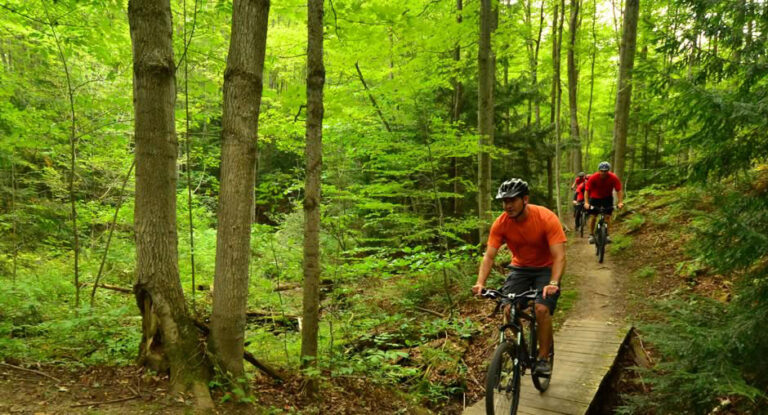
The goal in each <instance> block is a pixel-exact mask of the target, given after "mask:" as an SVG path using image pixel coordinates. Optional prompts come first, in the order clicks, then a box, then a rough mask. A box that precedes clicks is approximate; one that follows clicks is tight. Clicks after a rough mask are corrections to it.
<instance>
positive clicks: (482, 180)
mask: <svg viewBox="0 0 768 415" xmlns="http://www.w3.org/2000/svg"><path fill="white" fill-rule="evenodd" d="M492 28H493V12H492V10H491V0H481V2H480V44H479V50H478V54H477V66H478V94H477V120H478V122H477V125H478V133H479V135H480V139H479V140H478V141H479V142H478V145H479V147H480V149H479V153H478V156H477V157H478V163H477V208H478V209H477V213H478V218H479V219H480V226H479V236H480V243H483V242H484V241H485V240H486V239H487V236H488V227H489V226H490V224H491V219H492V218H491V155H490V153H489V152H488V149H489V148H490V147H491V146H492V145H493V133H494V123H493V83H494V82H493V80H494V76H495V73H494V59H493V52H492V51H491V32H492Z"/></svg>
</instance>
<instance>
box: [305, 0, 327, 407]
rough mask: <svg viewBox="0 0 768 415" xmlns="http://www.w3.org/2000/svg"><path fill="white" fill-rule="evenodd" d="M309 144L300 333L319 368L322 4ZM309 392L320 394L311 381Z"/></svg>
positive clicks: (314, 28) (311, 43) (316, 5)
mask: <svg viewBox="0 0 768 415" xmlns="http://www.w3.org/2000/svg"><path fill="white" fill-rule="evenodd" d="M307 10H308V15H307V143H306V163H307V165H306V168H307V173H306V174H307V177H306V182H305V197H304V307H303V315H304V324H303V326H302V330H301V357H302V361H301V363H302V367H308V366H316V365H317V332H318V329H319V320H320V315H319V308H320V176H321V173H322V166H323V153H322V148H323V147H322V146H323V143H322V141H323V111H324V110H323V85H324V84H325V67H324V65H323V0H309V2H308V4H307ZM307 392H308V393H309V395H311V396H314V395H316V394H317V392H318V379H316V378H311V379H310V380H309V382H308V384H307Z"/></svg>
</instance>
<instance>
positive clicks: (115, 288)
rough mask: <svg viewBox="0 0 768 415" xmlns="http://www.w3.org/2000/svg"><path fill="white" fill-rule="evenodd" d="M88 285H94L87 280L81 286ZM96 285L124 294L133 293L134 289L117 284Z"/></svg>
mask: <svg viewBox="0 0 768 415" xmlns="http://www.w3.org/2000/svg"><path fill="white" fill-rule="evenodd" d="M87 285H92V284H91V283H90V282H85V283H82V284H80V286H81V287H85V286H87ZM96 287H98V288H103V289H105V290H111V291H117V292H121V293H123V294H133V290H132V289H131V288H125V287H120V286H117V285H109V284H97V285H96Z"/></svg>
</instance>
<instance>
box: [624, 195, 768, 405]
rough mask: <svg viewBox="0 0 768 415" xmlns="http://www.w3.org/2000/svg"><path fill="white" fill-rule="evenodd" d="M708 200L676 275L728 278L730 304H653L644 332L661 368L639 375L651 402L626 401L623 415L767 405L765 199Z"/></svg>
mask: <svg viewBox="0 0 768 415" xmlns="http://www.w3.org/2000/svg"><path fill="white" fill-rule="evenodd" d="M755 183H759V182H755ZM710 198H711V199H713V200H718V201H720V203H718V205H717V209H716V210H714V211H713V212H711V213H709V214H706V215H705V216H704V217H703V218H702V220H698V221H696V227H695V232H696V235H695V238H693V239H692V240H691V242H690V246H689V250H690V251H691V253H692V254H694V255H695V258H693V259H691V260H688V261H684V262H681V263H680V264H679V265H678V270H677V272H678V273H679V274H681V275H682V276H684V277H687V278H691V279H692V278H694V277H695V276H696V275H698V274H699V273H701V272H704V271H705V269H706V268H707V267H709V268H711V269H714V270H715V271H717V272H718V273H721V274H728V275H730V277H731V278H733V279H734V280H735V283H734V284H733V288H732V290H733V293H732V300H731V301H730V302H729V303H720V302H718V301H715V300H711V299H708V298H703V297H699V296H688V295H684V296H681V297H680V298H678V299H675V300H667V301H662V302H659V303H658V304H657V306H658V307H660V310H659V315H660V316H663V321H662V322H661V323H659V324H650V325H648V326H646V327H644V330H646V331H647V336H648V338H649V340H650V341H651V342H653V344H654V346H655V347H657V348H658V349H659V352H660V353H661V354H662V356H663V357H664V360H663V362H662V363H660V364H658V365H657V366H656V367H655V368H653V370H652V371H645V372H643V373H642V375H643V377H644V380H645V382H647V383H649V384H650V385H652V392H651V394H650V395H648V396H642V397H641V396H632V397H631V398H630V399H629V401H628V402H629V403H628V405H627V407H625V408H624V411H625V412H627V411H628V413H632V412H633V411H641V410H642V411H648V410H652V411H655V412H658V413H673V412H674V413H686V412H690V413H708V412H710V411H711V410H712V409H713V408H714V407H715V406H717V405H718V403H719V401H718V399H719V398H721V397H732V398H735V399H732V405H733V406H734V408H735V409H736V410H737V412H741V411H745V412H748V411H754V410H756V409H757V408H760V407H762V406H764V405H765V403H766V401H767V399H768V396H767V395H766V394H765V392H764V391H765V390H766V387H768V376H766V373H768V366H766V363H765V359H763V356H765V355H766V353H768V348H767V346H766V345H767V344H768V336H767V335H766V334H765V330H763V328H762V322H763V321H764V319H765V318H768V305H767V304H768V302H767V301H766V298H768V278H766V276H767V275H768V273H766V268H765V259H766V258H768V243H766V241H767V240H768V225H766V217H765V214H766V213H765V212H766V208H768V197H766V194H765V192H750V191H749V190H747V189H744V190H741V191H737V192H724V193H714V194H712V195H710ZM644 270H645V268H644V269H641V270H640V271H638V275H639V276H643V274H644V273H645V271H644ZM650 271H652V269H651V270H650ZM651 275H652V274H651Z"/></svg>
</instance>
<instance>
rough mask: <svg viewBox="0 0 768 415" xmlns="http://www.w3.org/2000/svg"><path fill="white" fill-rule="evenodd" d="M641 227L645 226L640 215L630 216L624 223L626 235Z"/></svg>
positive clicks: (643, 218) (643, 219)
mask: <svg viewBox="0 0 768 415" xmlns="http://www.w3.org/2000/svg"><path fill="white" fill-rule="evenodd" d="M643 225H645V217H644V216H643V215H640V214H635V215H631V216H630V217H629V219H627V220H625V221H624V226H625V227H626V228H627V232H628V233H631V232H635V231H637V230H639V229H640V228H642V227H643Z"/></svg>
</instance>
